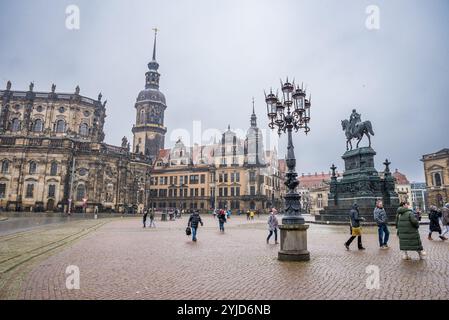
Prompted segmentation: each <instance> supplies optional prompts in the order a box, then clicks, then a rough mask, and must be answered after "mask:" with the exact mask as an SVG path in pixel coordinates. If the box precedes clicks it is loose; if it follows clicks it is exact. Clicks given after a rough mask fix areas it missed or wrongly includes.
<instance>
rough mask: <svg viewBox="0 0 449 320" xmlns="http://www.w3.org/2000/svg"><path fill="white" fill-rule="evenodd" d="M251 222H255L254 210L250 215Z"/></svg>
mask: <svg viewBox="0 0 449 320" xmlns="http://www.w3.org/2000/svg"><path fill="white" fill-rule="evenodd" d="M249 216H250V218H251V220H254V210H251V211H250V213H249Z"/></svg>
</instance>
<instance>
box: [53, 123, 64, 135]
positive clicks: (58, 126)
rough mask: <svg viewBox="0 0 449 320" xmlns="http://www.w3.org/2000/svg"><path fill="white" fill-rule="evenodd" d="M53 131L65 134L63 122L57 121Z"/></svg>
mask: <svg viewBox="0 0 449 320" xmlns="http://www.w3.org/2000/svg"><path fill="white" fill-rule="evenodd" d="M55 131H56V132H57V133H62V132H65V121H64V120H58V121H56V128H55Z"/></svg>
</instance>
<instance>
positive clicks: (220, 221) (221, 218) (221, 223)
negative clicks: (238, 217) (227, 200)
mask: <svg viewBox="0 0 449 320" xmlns="http://www.w3.org/2000/svg"><path fill="white" fill-rule="evenodd" d="M225 222H226V214H225V212H224V210H220V212H219V214H218V225H219V227H220V232H224V224H225Z"/></svg>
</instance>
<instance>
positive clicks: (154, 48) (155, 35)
mask: <svg viewBox="0 0 449 320" xmlns="http://www.w3.org/2000/svg"><path fill="white" fill-rule="evenodd" d="M153 31H154V44H153V61H156V38H157V32H158V31H159V29H158V28H153Z"/></svg>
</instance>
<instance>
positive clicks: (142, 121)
mask: <svg viewBox="0 0 449 320" xmlns="http://www.w3.org/2000/svg"><path fill="white" fill-rule="evenodd" d="M139 120H140V121H139V123H141V124H144V123H145V110H140V119H139Z"/></svg>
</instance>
